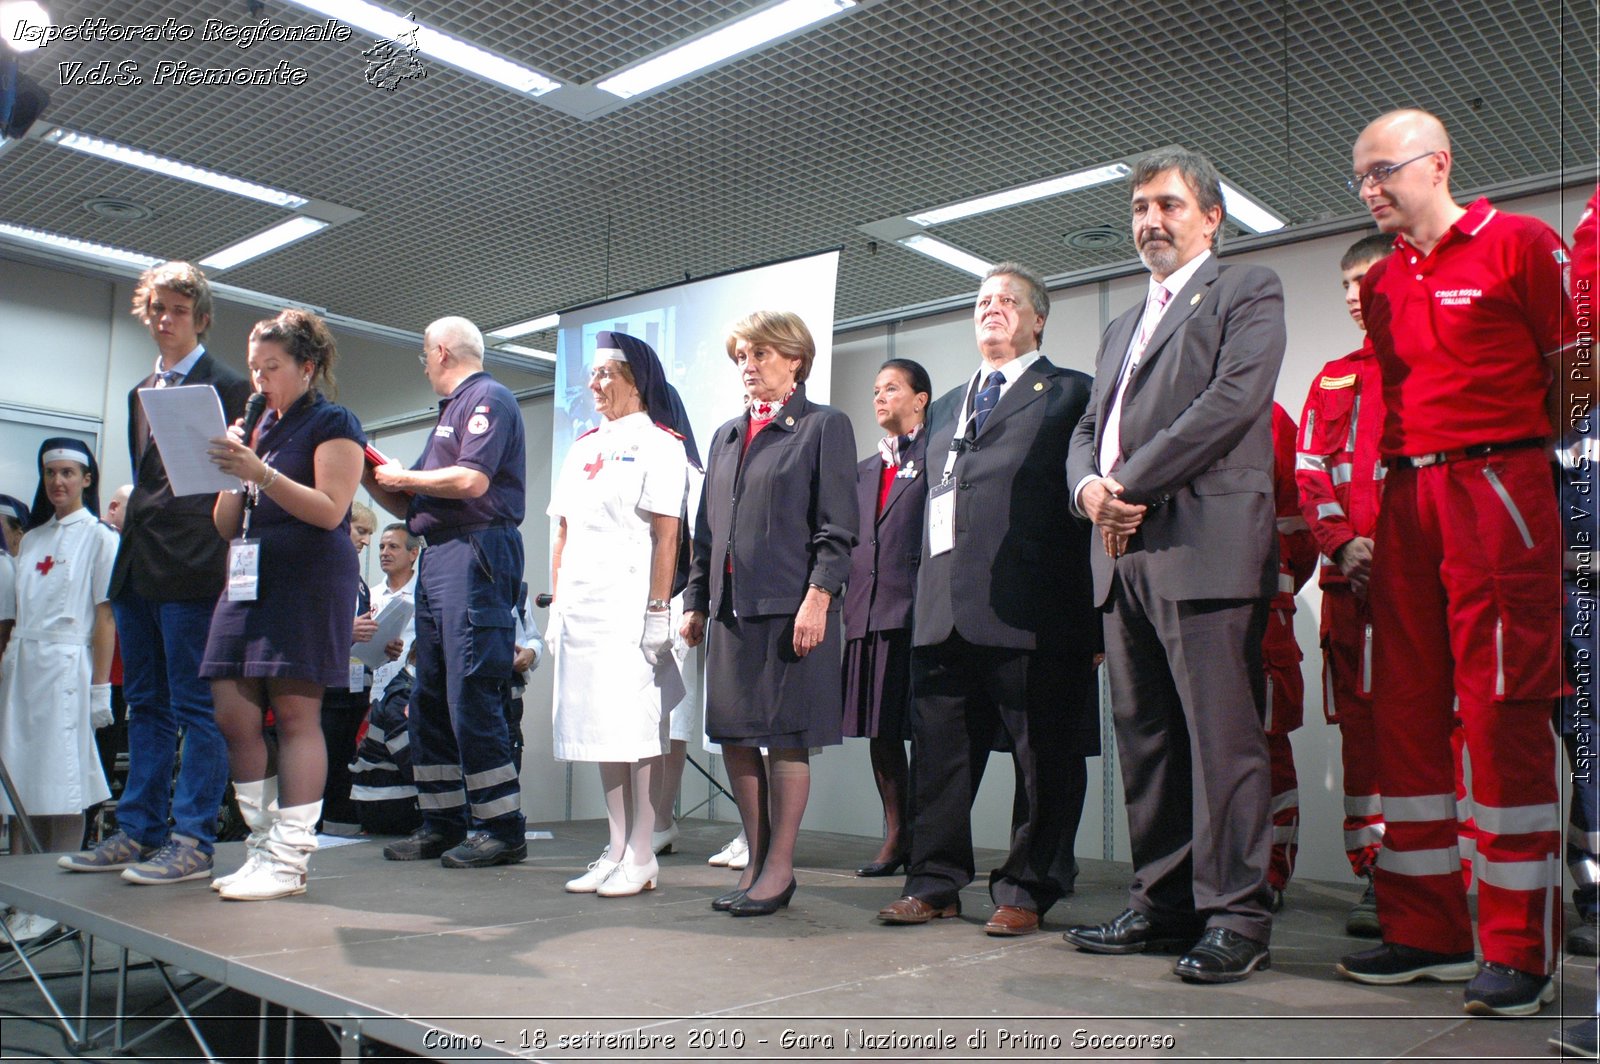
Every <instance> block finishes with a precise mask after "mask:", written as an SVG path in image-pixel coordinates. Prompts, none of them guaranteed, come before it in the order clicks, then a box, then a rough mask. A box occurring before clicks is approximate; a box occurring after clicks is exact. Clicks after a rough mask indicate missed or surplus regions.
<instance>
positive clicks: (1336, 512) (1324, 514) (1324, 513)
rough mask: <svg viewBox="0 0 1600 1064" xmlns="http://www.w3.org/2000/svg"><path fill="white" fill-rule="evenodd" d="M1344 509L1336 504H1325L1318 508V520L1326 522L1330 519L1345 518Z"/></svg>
mask: <svg viewBox="0 0 1600 1064" xmlns="http://www.w3.org/2000/svg"><path fill="white" fill-rule="evenodd" d="M1343 516H1344V507H1343V506H1340V505H1339V504H1338V503H1336V502H1325V503H1322V504H1321V505H1319V506H1318V507H1317V519H1318V520H1321V521H1326V520H1327V519H1328V518H1330V517H1343Z"/></svg>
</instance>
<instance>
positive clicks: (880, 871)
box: [856, 857, 906, 879]
mask: <svg viewBox="0 0 1600 1064" xmlns="http://www.w3.org/2000/svg"><path fill="white" fill-rule="evenodd" d="M904 864H906V859H905V858H904V857H891V858H889V859H888V860H887V861H873V862H872V863H871V864H865V865H862V866H861V867H860V868H858V869H856V875H858V876H860V877H861V878H863V879H876V878H878V877H879V876H892V875H894V874H895V873H896V872H898V871H900V868H901V866H902V865H904Z"/></svg>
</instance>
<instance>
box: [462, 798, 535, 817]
mask: <svg viewBox="0 0 1600 1064" xmlns="http://www.w3.org/2000/svg"><path fill="white" fill-rule="evenodd" d="M521 806H522V799H521V796H520V795H515V794H508V795H506V796H505V797H504V798H496V799H495V800H494V801H492V802H482V803H479V802H473V803H472V806H471V809H472V815H473V816H475V817H477V818H478V819H479V820H492V819H494V818H495V817H497V816H505V815H506V814H507V813H515V812H516V811H517V810H518V809H519V808H521Z"/></svg>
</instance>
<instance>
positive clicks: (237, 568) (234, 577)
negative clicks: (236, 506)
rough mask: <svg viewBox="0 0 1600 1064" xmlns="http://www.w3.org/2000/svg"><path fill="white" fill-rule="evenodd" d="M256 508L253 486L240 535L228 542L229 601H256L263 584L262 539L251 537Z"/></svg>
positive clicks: (247, 498)
mask: <svg viewBox="0 0 1600 1064" xmlns="http://www.w3.org/2000/svg"><path fill="white" fill-rule="evenodd" d="M253 509H255V489H254V488H253V487H252V489H251V491H250V494H249V496H248V497H246V499H245V503H244V522H243V524H242V525H241V526H240V528H239V535H238V536H236V537H235V538H234V539H233V540H231V541H230V542H229V543H228V601H229V602H254V601H255V600H256V592H257V591H258V590H259V589H260V586H261V541H260V540H259V539H251V538H250V511H251V510H253Z"/></svg>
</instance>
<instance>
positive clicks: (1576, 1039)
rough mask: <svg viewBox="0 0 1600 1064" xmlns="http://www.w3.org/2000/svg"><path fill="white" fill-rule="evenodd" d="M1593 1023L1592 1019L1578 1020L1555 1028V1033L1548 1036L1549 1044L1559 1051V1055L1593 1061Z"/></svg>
mask: <svg viewBox="0 0 1600 1064" xmlns="http://www.w3.org/2000/svg"><path fill="white" fill-rule="evenodd" d="M1594 1035H1595V1021H1594V1020H1593V1019H1587V1020H1579V1021H1578V1022H1577V1023H1569V1024H1567V1025H1566V1026H1565V1027H1558V1028H1556V1033H1555V1034H1553V1035H1551V1036H1550V1044H1551V1045H1553V1046H1555V1047H1556V1048H1557V1049H1559V1050H1561V1055H1562V1056H1566V1055H1567V1054H1569V1053H1570V1054H1572V1055H1573V1056H1575V1057H1588V1058H1589V1059H1590V1060H1593V1059H1594V1055H1595V1038H1594Z"/></svg>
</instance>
